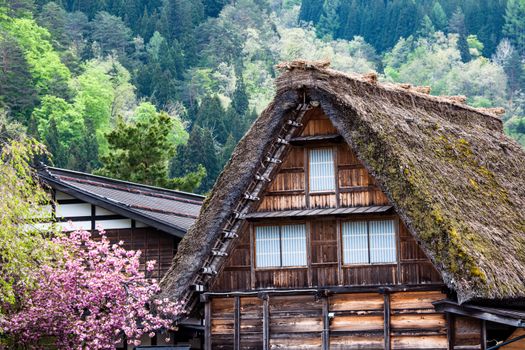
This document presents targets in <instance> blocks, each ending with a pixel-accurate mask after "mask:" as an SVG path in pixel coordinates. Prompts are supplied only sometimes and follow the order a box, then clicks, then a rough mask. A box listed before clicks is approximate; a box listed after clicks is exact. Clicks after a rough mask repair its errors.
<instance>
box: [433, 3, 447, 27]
mask: <svg viewBox="0 0 525 350" xmlns="http://www.w3.org/2000/svg"><path fill="white" fill-rule="evenodd" d="M430 17H431V19H432V22H433V23H434V24H435V26H436V28H437V30H445V29H446V28H447V25H448V18H447V14H446V13H445V11H444V10H443V7H442V6H441V4H440V3H439V1H436V2H435V3H434V6H432V12H431V15H430Z"/></svg>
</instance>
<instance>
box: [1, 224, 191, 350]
mask: <svg viewBox="0 0 525 350" xmlns="http://www.w3.org/2000/svg"><path fill="white" fill-rule="evenodd" d="M54 241H55V242H56V243H57V244H59V245H60V246H61V247H63V249H64V260H63V261H61V262H59V263H57V264H54V265H42V266H41V267H40V269H38V270H37V271H34V273H35V277H36V280H37V281H38V283H37V288H35V289H33V290H29V291H27V293H24V295H27V296H28V297H27V298H25V299H24V300H22V301H21V303H20V305H19V306H18V308H16V309H14V308H13V309H11V310H7V314H6V317H5V318H3V319H0V329H2V330H3V331H4V332H5V333H6V334H7V335H9V336H11V337H13V338H14V339H15V340H16V342H17V343H18V344H19V345H20V346H26V347H27V348H30V349H33V348H39V346H38V344H39V343H40V342H41V340H43V338H49V337H51V338H52V339H54V341H55V346H56V347H57V348H60V349H66V350H73V349H115V344H116V342H118V340H119V339H120V337H121V336H123V335H125V336H126V338H127V339H128V342H129V343H132V344H134V345H136V346H138V345H140V339H141V338H142V336H143V335H146V334H147V335H150V336H151V334H155V332H156V331H159V330H166V329H171V328H172V320H173V319H174V318H175V317H176V316H177V315H178V314H180V313H181V306H180V304H179V303H173V302H171V301H169V300H167V299H163V300H159V301H158V299H157V300H155V302H154V303H152V304H153V305H154V306H155V307H154V308H153V309H154V311H155V312H154V311H152V310H151V309H150V308H149V306H150V305H151V304H150V302H151V300H153V299H154V297H155V294H156V293H158V291H159V286H158V284H157V283H156V281H152V280H149V279H147V278H146V277H145V275H144V272H140V271H139V266H140V264H139V257H140V251H137V252H134V251H127V250H125V249H124V248H122V246H121V245H111V244H110V242H109V240H108V239H107V237H106V236H105V234H104V232H101V238H100V240H96V241H95V240H93V239H92V238H91V234H90V233H89V232H86V231H76V232H72V233H71V234H69V236H66V235H65V236H62V237H58V238H56V239H55V240H54ZM154 264H155V262H148V263H147V266H148V268H149V267H151V268H153V266H154ZM153 305H152V306H153Z"/></svg>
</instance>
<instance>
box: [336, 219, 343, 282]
mask: <svg viewBox="0 0 525 350" xmlns="http://www.w3.org/2000/svg"><path fill="white" fill-rule="evenodd" d="M335 226H336V235H337V284H338V285H339V286H343V285H344V274H343V236H342V230H341V219H336V221H335Z"/></svg>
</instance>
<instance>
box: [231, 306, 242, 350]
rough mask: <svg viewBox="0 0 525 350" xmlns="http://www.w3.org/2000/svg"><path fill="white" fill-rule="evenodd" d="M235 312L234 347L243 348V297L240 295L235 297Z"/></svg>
mask: <svg viewBox="0 0 525 350" xmlns="http://www.w3.org/2000/svg"><path fill="white" fill-rule="evenodd" d="M234 307H235V313H234V315H233V324H234V327H235V328H234V343H233V349H234V350H240V349H241V298H240V297H239V296H236V297H235V306H234Z"/></svg>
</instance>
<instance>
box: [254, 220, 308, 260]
mask: <svg viewBox="0 0 525 350" xmlns="http://www.w3.org/2000/svg"><path fill="white" fill-rule="evenodd" d="M255 258H256V266H257V267H283V266H305V265H306V227H305V225H282V226H257V227H256V228H255Z"/></svg>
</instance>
